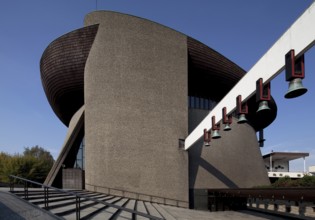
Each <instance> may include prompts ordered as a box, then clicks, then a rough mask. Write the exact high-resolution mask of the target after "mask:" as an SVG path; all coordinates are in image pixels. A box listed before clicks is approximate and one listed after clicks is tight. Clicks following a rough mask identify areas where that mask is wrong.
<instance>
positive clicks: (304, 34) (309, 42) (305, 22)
mask: <svg viewBox="0 0 315 220" xmlns="http://www.w3.org/2000/svg"><path fill="white" fill-rule="evenodd" d="M314 25H315V2H313V3H312V4H311V5H310V7H308V8H307V9H306V11H305V12H304V13H303V14H302V15H301V16H300V17H299V18H298V19H297V20H296V21H295V22H294V23H293V24H292V26H291V27H290V28H289V29H288V30H287V31H286V32H285V33H284V34H283V35H282V36H281V37H280V38H279V39H278V41H276V43H275V44H274V45H273V46H272V47H271V48H270V49H269V50H268V51H267V52H266V53H265V55H264V56H263V57H262V58H260V60H258V62H257V63H256V64H255V65H254V66H253V67H252V68H251V69H250V70H249V71H248V73H247V74H246V75H245V76H244V77H243V78H242V79H241V80H240V81H239V82H238V83H237V84H236V85H235V86H234V87H233V88H232V89H231V90H230V92H229V93H228V94H227V95H226V96H225V97H224V98H223V99H222V100H221V102H219V103H218V104H217V105H216V107H215V108H214V109H213V110H212V111H211V112H210V113H209V114H208V115H207V116H206V117H205V119H204V120H203V121H202V122H201V123H200V124H199V125H198V126H197V127H196V128H195V129H194V130H193V131H192V132H191V133H190V134H189V135H188V137H187V138H186V139H185V150H188V149H189V148H190V147H191V146H192V145H193V144H194V143H195V142H196V141H198V140H199V139H200V138H201V137H202V136H203V130H204V129H205V128H206V129H208V130H210V129H211V128H212V123H211V122H212V121H211V120H212V116H215V117H216V119H217V121H218V122H219V121H220V120H222V108H224V107H226V108H227V109H229V112H227V114H231V113H232V112H233V111H234V110H235V108H236V103H235V98H236V97H237V96H238V95H241V96H242V97H243V101H247V100H248V99H249V98H250V97H251V96H253V95H255V92H256V81H257V80H258V79H259V78H262V80H263V81H264V82H265V83H268V82H270V81H271V80H272V79H273V78H274V77H276V76H277V75H278V74H279V73H281V72H282V71H283V70H284V66H285V55H286V54H287V53H288V51H290V50H291V49H294V50H295V56H296V57H297V58H298V57H300V56H301V55H303V54H304V53H305V52H306V51H307V50H308V49H310V48H311V47H312V46H314V44H315V28H314Z"/></svg>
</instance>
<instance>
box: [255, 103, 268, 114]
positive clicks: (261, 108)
mask: <svg viewBox="0 0 315 220" xmlns="http://www.w3.org/2000/svg"><path fill="white" fill-rule="evenodd" d="M264 110H270V108H269V106H268V102H267V101H261V102H260V103H259V108H258V110H257V111H256V112H260V111H264Z"/></svg>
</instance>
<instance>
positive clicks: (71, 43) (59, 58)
mask: <svg viewBox="0 0 315 220" xmlns="http://www.w3.org/2000/svg"><path fill="white" fill-rule="evenodd" d="M97 30H98V25H91V26H87V27H84V28H81V29H78V30H75V31H72V32H70V33H68V34H65V35H63V36H61V37H59V38H58V39H56V40H55V41H53V42H52V43H51V44H50V45H49V46H48V47H47V48H46V50H45V51H44V53H43V55H42V58H41V61H40V70H41V79H42V84H43V87H44V90H45V93H46V96H47V98H48V101H49V103H50V105H51V107H52V109H53V110H54V112H55V114H56V115H57V116H58V118H59V119H60V120H61V121H62V122H63V123H64V124H65V125H66V126H68V124H69V122H70V119H71V117H72V116H73V115H74V113H75V112H76V111H77V110H78V109H79V108H80V107H81V106H82V105H83V104H84V67H85V63H86V59H87V57H88V54H89V51H90V49H91V46H92V44H93V41H94V38H95V35H96V33H97ZM187 49H188V51H187V53H188V95H190V96H197V97H205V98H210V99H212V100H214V101H216V102H219V101H220V100H221V99H222V98H223V97H224V96H225V95H226V94H227V93H228V92H229V90H230V89H232V88H233V86H234V85H235V84H236V83H237V82H238V81H239V80H240V79H241V78H242V76H243V75H244V74H245V73H246V72H245V70H243V69H242V68H240V67H239V66H238V65H236V64H235V63H233V62H232V61H230V60H229V59H227V58H226V57H224V56H223V55H221V54H220V53H218V52H216V51H215V50H213V49H211V48H209V47H208V46H206V45H204V44H202V43H201V42H199V41H197V40H195V39H193V38H190V37H187ZM254 105H256V103H255V102H254V99H251V100H249V106H253V108H251V107H250V109H254ZM271 105H272V107H273V110H272V111H271V114H268V115H267V116H266V117H265V118H264V120H262V119H261V117H260V118H259V117H257V116H256V114H254V113H256V110H255V111H252V110H250V114H249V119H250V122H251V124H252V125H253V127H254V128H255V129H256V130H260V129H261V128H264V127H266V126H268V125H269V124H270V123H271V122H272V121H273V120H274V119H275V117H276V113H277V108H276V105H275V103H274V101H273V100H272V102H271ZM255 109H256V107H255Z"/></svg>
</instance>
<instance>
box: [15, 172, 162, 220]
mask: <svg viewBox="0 0 315 220" xmlns="http://www.w3.org/2000/svg"><path fill="white" fill-rule="evenodd" d="M9 177H10V191H13V189H14V182H13V181H12V179H18V180H22V181H24V183H26V184H25V185H24V190H25V195H26V196H28V189H27V183H32V184H34V185H38V186H41V187H42V188H44V196H45V198H44V199H45V207H47V206H48V189H53V190H56V191H58V192H61V193H65V194H68V195H73V196H75V197H76V207H80V204H78V203H80V199H81V198H84V199H87V200H90V201H93V202H97V203H101V204H103V205H106V206H110V207H113V208H116V209H119V210H122V211H126V212H130V213H133V214H135V215H140V216H143V217H146V218H149V219H153V220H164V218H159V217H156V216H152V215H149V214H146V213H143V212H138V211H135V210H132V209H129V208H125V207H121V206H119V205H115V204H111V203H108V202H105V201H101V200H98V199H95V198H90V197H88V196H84V195H80V194H78V193H75V192H71V191H67V190H64V189H59V188H56V187H53V186H48V185H45V184H42V183H38V182H35V181H32V180H28V179H25V178H22V177H18V176H14V175H9ZM46 202H47V204H46ZM46 205H47V206H46ZM79 219H80V208H77V220H79Z"/></svg>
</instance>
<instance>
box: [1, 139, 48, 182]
mask: <svg viewBox="0 0 315 220" xmlns="http://www.w3.org/2000/svg"><path fill="white" fill-rule="evenodd" d="M53 164H54V158H53V157H52V155H51V154H50V152H49V151H46V150H45V149H44V148H42V147H39V146H37V145H36V146H34V147H31V148H29V147H26V148H24V152H23V155H20V154H15V155H13V156H12V155H9V154H6V153H0V182H1V181H2V182H9V177H8V176H9V175H16V176H19V177H23V178H26V179H29V180H33V181H36V182H40V183H43V182H44V180H45V178H46V176H47V174H48V172H49V171H50V169H51V167H52V166H53Z"/></svg>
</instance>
